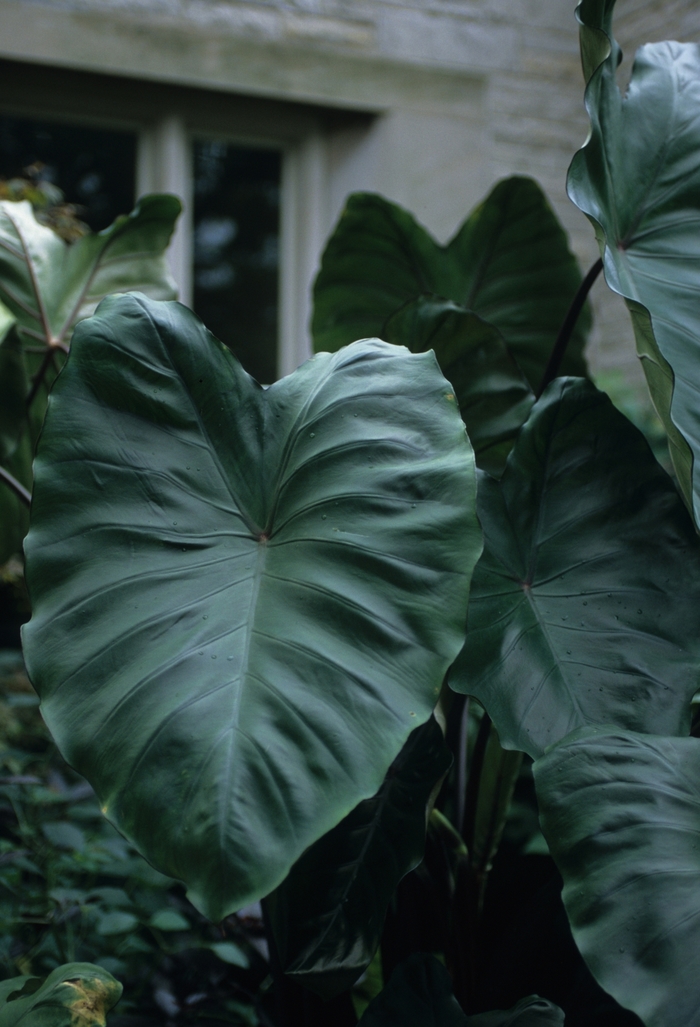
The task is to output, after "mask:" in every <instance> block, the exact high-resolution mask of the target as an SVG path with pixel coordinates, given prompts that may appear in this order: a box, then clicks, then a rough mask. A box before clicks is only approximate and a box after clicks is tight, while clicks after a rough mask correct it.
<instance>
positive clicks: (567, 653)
mask: <svg viewBox="0 0 700 1027" xmlns="http://www.w3.org/2000/svg"><path fill="white" fill-rule="evenodd" d="M479 517H480V519H481V523H482V525H483V526H484V553H483V556H482V558H481V560H480V561H479V564H478V565H477V568H476V571H475V574H474V579H473V583H472V592H471V598H470V604H469V617H468V628H469V630H468V632H467V638H466V643H465V646H464V649H463V651H462V653H461V655H460V657H459V659H458V661H457V663H456V665H455V667H454V668H453V669H452V671H451V672H450V684H451V686H452V688H455V689H457V690H459V691H466V692H468V693H469V694H471V695H475V696H476V697H477V698H478V699H479V700H480V701H481V702H483V704H484V706H485V707H486V709H487V710H488V712H489V714H490V715H491V717H492V718H493V720H494V723H495V724H496V727H497V729H498V732H499V735H500V737H501V740H502V742H503V744H504V745H505V746H506V747H507V748H515V749H522V750H524V751H525V752H527V753H529V754H530V755H531V756H533V757H536V756H539V755H541V754H542V753H543V752H544V750H545V748H546V747H547V746H548V745H551V744H553V743H554V742H558V741H560V740H561V739H562V738H563V737H564V736H565V735H566V734H568V733H569V732H570V731H573V730H574V729H575V728H577V727H582V726H585V725H586V724H600V723H617V724H619V725H620V726H621V727H626V728H630V729H632V730H642V731H644V730H646V731H655V732H664V733H668V734H684V733H687V732H688V729H689V727H690V701H691V699H692V696H693V694H694V692H695V690H696V687H697V667H698V660H700V551H699V550H698V543H697V537H696V535H695V532H694V530H693V525H692V522H691V520H690V518H689V517H688V515H687V513H686V510H685V508H684V506H683V503H682V502H681V500H680V499H679V497H678V494H677V492H676V490H675V488H674V486H673V483H672V482H671V480H670V478H669V477H668V475H667V474H666V472H665V471H663V470H662V468H661V467H659V465H658V464H657V463H656V461H655V459H654V457H653V456H652V454H651V451H650V450H649V447H648V445H647V443H646V441H645V439H644V437H643V436H642V434H641V432H639V431H638V430H637V429H636V428H634V426H633V425H632V424H630V422H629V421H627V419H626V418H625V417H624V416H623V415H622V414H620V413H619V412H618V411H617V410H616V409H615V408H614V407H613V405H612V404H611V402H610V400H609V399H608V398H607V397H606V396H605V395H604V394H603V393H601V392H598V390H597V389H595V388H594V386H593V385H591V384H590V383H588V382H585V381H583V380H581V379H570V378H560V379H558V380H557V381H555V382H553V383H552V385H550V386H549V388H548V389H547V390H546V391H545V393H544V394H543V396H542V397H541V399H540V400H539V401H538V402H537V404H536V405H535V407H534V408H533V411H532V414H531V415H530V418H529V420H528V421H527V423H526V424H525V426H524V427H523V430H522V431H521V433H520V435H519V437H518V441H517V443H516V446H515V448H514V450H513V452H512V453H511V455H510V457H509V459H508V463H507V466H506V470H505V472H504V474H503V477H502V478H501V480H500V482H497V481H494V480H493V479H490V478H488V477H486V476H485V475H482V477H481V479H480V487H479Z"/></svg>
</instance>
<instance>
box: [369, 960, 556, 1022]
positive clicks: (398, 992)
mask: <svg viewBox="0 0 700 1027" xmlns="http://www.w3.org/2000/svg"><path fill="white" fill-rule="evenodd" d="M563 1024H564V1014H563V1013H562V1011H561V1009H559V1008H558V1007H557V1006H555V1005H553V1004H552V1003H551V1002H547V1000H546V999H542V998H539V997H538V996H537V995H531V996H530V997H528V998H524V999H522V1000H521V1001H520V1002H518V1004H517V1005H515V1006H513V1008H512V1009H509V1010H507V1011H506V1010H496V1011H494V1012H491V1013H480V1014H478V1015H477V1016H467V1015H466V1014H465V1013H464V1012H463V1011H462V1008H461V1006H460V1005H459V1003H458V1002H457V999H456V998H455V997H454V995H453V994H452V982H451V981H450V975H449V974H448V972H447V970H446V969H445V967H444V966H443V965H442V963H439V962H438V960H437V959H436V958H435V957H434V956H428V955H425V954H423V953H417V954H416V955H414V956H409V958H408V959H406V960H404V962H403V963H401V964H400V965H399V966H398V967H397V968H396V970H395V971H394V973H393V974H392V977H391V980H390V981H389V983H388V984H387V986H386V987H385V988H384V990H383V991H381V992H380V993H379V995H377V997H376V998H375V999H373V1000H372V1002H370V1004H369V1006H368V1007H367V1009H366V1010H365V1012H364V1015H363V1016H362V1018H361V1019H360V1027H563Z"/></svg>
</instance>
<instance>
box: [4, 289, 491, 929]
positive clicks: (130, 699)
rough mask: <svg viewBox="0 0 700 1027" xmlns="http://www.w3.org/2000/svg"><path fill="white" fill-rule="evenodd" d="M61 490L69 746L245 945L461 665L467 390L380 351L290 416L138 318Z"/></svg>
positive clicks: (40, 497)
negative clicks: (252, 924)
mask: <svg viewBox="0 0 700 1027" xmlns="http://www.w3.org/2000/svg"><path fill="white" fill-rule="evenodd" d="M35 474H36V486H35V494H34V501H33V509H32V528H31V530H30V533H29V536H28V539H27V542H26V547H25V551H26V555H27V566H28V582H29V588H30V593H31V598H32V606H33V609H34V616H33V618H32V621H31V622H30V624H29V625H28V627H26V628H25V633H24V641H25V651H26V656H27V665H28V669H29V673H30V676H31V677H32V680H33V682H34V684H35V686H36V687H37V690H38V691H39V693H40V695H41V697H42V709H43V712H44V716H45V719H46V721H47V723H48V724H49V726H50V729H51V731H52V733H53V735H54V737H55V738H56V740H57V742H58V744H59V746H60V748H61V750H62V752H63V753H64V755H65V756H66V758H67V759H68V761H69V762H70V763H72V764H73V765H74V766H75V767H76V768H77V769H79V770H80V772H81V773H83V774H84V775H85V776H86V777H87V778H88V780H89V781H90V782H91V783H92V784H93V786H94V787H95V789H96V791H97V793H98V795H99V797H100V800H101V803H102V805H103V807H104V810H105V812H106V814H107V815H108V817H109V818H110V819H111V820H113V821H114V823H116V824H117V825H118V827H119V829H120V830H121V831H122V832H123V833H124V834H126V835H127V836H128V837H130V838H132V839H134V841H135V843H136V844H137V845H138V846H139V848H140V849H141V851H142V852H143V853H144V855H145V856H146V857H147V858H148V859H149V860H151V862H153V864H154V865H155V866H157V867H158V868H159V869H161V870H163V871H164V872H165V873H167V874H170V875H171V876H173V877H180V878H182V879H183V880H185V881H186V882H187V884H188V885H189V888H190V896H191V898H192V900H193V902H194V903H195V904H196V905H197V906H198V907H199V908H200V909H203V910H204V911H205V912H206V913H207V915H208V916H210V917H211V918H212V919H220V918H221V917H223V916H224V915H226V914H227V913H229V912H231V911H232V910H235V909H238V908H239V907H240V906H243V905H245V904H246V903H247V902H249V901H253V900H254V899H256V898H259V897H260V896H262V895H266V894H267V893H269V892H270V891H271V890H272V889H273V888H275V887H276V886H277V885H278V884H280V883H281V881H282V880H283V879H284V877H286V875H287V873H288V872H289V870H290V868H291V866H292V865H293V864H294V862H295V861H296V860H297V859H298V858H299V856H301V854H302V852H303V851H304V850H305V849H306V848H307V847H308V846H309V845H310V844H312V843H313V842H315V841H316V840H317V839H318V838H320V837H321V836H322V835H324V834H325V833H326V832H327V831H329V830H330V829H331V828H333V827H335V825H336V824H337V823H339V821H340V820H342V818H343V817H345V816H346V815H347V814H348V813H349V812H350V811H351V810H352V809H353V808H354V807H355V806H356V805H357V804H358V802H360V801H361V800H363V799H367V798H370V797H371V796H372V795H374V794H375V793H376V792H377V791H378V789H379V788H380V786H381V784H382V781H383V779H384V775H385V773H386V771H387V769H388V767H389V765H390V763H391V762H392V760H393V759H394V758H395V757H396V756H397V754H398V752H399V751H400V749H401V747H402V746H403V745H404V743H405V742H406V739H407V738H408V736H409V734H410V733H411V731H412V730H413V729H414V728H415V727H417V726H418V725H419V724H421V723H422V722H424V721H425V720H427V719H428V717H429V716H430V713H431V710H432V708H433V706H434V704H435V702H436V700H437V696H438V693H439V690H440V688H441V685H442V681H443V677H444V674H445V671H446V669H447V667H448V666H449V664H450V663H451V662H452V661H453V660H454V658H455V656H456V655H457V652H458V651H459V648H460V646H461V644H462V640H463V634H464V623H465V617H466V604H467V596H468V589H469V579H470V575H471V571H472V567H473V565H474V562H475V560H476V559H477V557H478V554H479V552H480V548H481V533H480V530H479V527H478V523H477V521H476V516H475V511H474V506H475V479H474V467H473V456H472V453H471V449H470V447H469V443H468V440H467V437H466V433H465V431H464V425H463V423H462V421H461V419H460V417H459V413H458V410H457V404H456V403H455V401H454V397H453V395H452V391H451V389H450V387H449V385H448V383H447V382H446V381H445V379H444V378H443V377H442V375H441V374H440V372H439V369H438V367H437V364H436V362H435V358H434V356H433V355H432V354H422V355H416V356H413V355H411V354H408V353H407V352H406V351H405V350H401V349H399V348H398V347H396V346H391V345H389V344H388V343H382V342H378V341H376V340H370V341H365V342H363V343H358V344H356V345H354V346H352V347H350V348H348V349H347V350H344V351H343V352H341V353H338V354H335V355H331V354H323V355H320V356H317V357H315V358H314V359H312V360H310V361H308V362H307V363H306V364H304V365H303V367H301V368H300V369H299V370H298V371H296V372H295V373H294V374H293V375H290V376H289V377H288V378H285V379H283V380H282V381H280V382H277V383H275V384H274V385H272V386H271V387H270V388H269V389H263V388H261V387H260V386H259V385H258V384H257V383H256V382H255V381H254V380H253V379H252V378H250V377H249V376H248V375H247V374H246V373H245V372H244V371H243V370H242V368H241V367H240V365H239V364H238V363H237V362H236V361H235V359H234V358H233V357H232V356H231V354H230V353H229V352H228V351H227V350H225V348H224V347H223V346H222V345H221V344H220V343H218V342H217V341H216V340H215V339H214V338H213V336H211V335H210V333H208V332H207V331H206V329H205V328H204V326H203V325H202V324H201V322H199V321H198V319H197V318H196V317H195V315H194V314H192V313H191V312H190V311H188V310H187V309H186V308H184V307H182V306H180V305H179V304H176V303H169V304H168V303H155V302H151V301H148V300H146V298H145V297H138V296H125V297H112V298H109V299H108V300H105V301H104V304H103V305H102V306H101V307H100V311H99V313H98V314H97V315H96V316H95V317H94V318H92V319H90V320H88V321H86V322H83V324H82V325H79V326H78V328H77V329H76V333H75V336H74V342H73V350H72V355H71V357H70V359H69V361H68V364H67V366H66V368H65V370H64V371H63V373H62V374H61V376H60V378H59V380H58V382H57V385H56V387H55V388H54V390H53V392H52V399H51V402H50V406H49V412H48V415H47V421H46V425H45V427H44V431H43V434H42V439H41V441H40V445H39V449H38V455H37V459H36V463H35Z"/></svg>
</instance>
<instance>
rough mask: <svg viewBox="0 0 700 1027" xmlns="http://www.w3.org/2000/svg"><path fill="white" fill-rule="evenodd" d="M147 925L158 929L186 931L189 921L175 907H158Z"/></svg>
mask: <svg viewBox="0 0 700 1027" xmlns="http://www.w3.org/2000/svg"><path fill="white" fill-rule="evenodd" d="M148 926H149V927H155V928H156V930H158V931H188V930H189V928H190V924H189V921H187V920H186V919H185V918H184V916H183V915H182V913H178V912H177V910H176V909H159V910H158V912H157V913H154V914H153V916H152V917H151V919H150V920H149V921H148Z"/></svg>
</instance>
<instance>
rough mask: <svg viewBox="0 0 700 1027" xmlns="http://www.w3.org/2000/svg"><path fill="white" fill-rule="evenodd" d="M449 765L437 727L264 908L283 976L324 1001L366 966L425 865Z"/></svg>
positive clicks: (421, 735) (424, 730) (417, 739)
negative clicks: (406, 882)
mask: <svg viewBox="0 0 700 1027" xmlns="http://www.w3.org/2000/svg"><path fill="white" fill-rule="evenodd" d="M451 763H452V756H451V753H450V750H449V749H448V748H447V746H446V745H445V740H444V738H443V734H442V731H441V729H440V727H439V726H438V724H437V722H436V720H435V718H434V717H431V718H430V720H429V721H428V722H427V723H426V724H423V725H421V727H419V728H416V730H415V731H414V732H413V733H412V734H411V736H410V737H409V739H408V741H407V742H406V744H405V745H404V747H403V749H402V750H401V752H400V753H399V755H398V756H397V757H396V759H395V760H394V762H393V763H392V765H391V767H390V768H389V771H388V773H387V775H386V778H385V779H384V781H383V783H382V786H381V788H380V789H379V791H378V792H377V794H376V795H374V796H372V798H371V799H365V800H364V802H361V803H360V804H359V806H357V807H356V808H355V809H354V810H353V811H352V813H350V814H349V815H348V816H347V817H345V819H344V820H342V821H341V822H340V823H339V824H338V826H337V827H335V828H333V830H332V831H330V832H329V833H328V834H327V835H324V837H323V838H321V839H320V840H319V841H317V842H316V844H315V845H312V846H311V848H310V849H307V851H306V852H305V853H304V855H303V856H302V857H301V859H300V860H299V861H298V862H297V863H296V864H295V865H294V867H292V870H291V872H290V874H289V877H288V878H287V879H286V881H284V883H283V884H282V885H281V886H280V887H279V888H278V889H277V890H276V891H275V892H273V894H272V895H271V896H270V897H269V898H268V899H267V909H268V914H269V917H270V922H271V925H272V930H273V932H274V935H275V941H276V943H277V948H278V951H279V955H280V959H281V963H282V969H283V970H284V972H285V973H286V974H290V975H293V976H294V977H295V978H296V979H297V980H300V981H302V982H303V983H304V985H305V986H306V987H308V988H311V989H312V990H313V991H316V992H318V993H319V994H320V995H322V996H323V997H326V998H327V997H330V996H331V995H333V994H337V993H339V992H340V991H344V990H346V989H347V988H349V987H351V985H353V984H354V983H355V981H356V980H357V978H358V977H359V976H360V974H362V973H363V972H364V971H365V970H366V969H367V967H368V966H369V964H370V962H371V960H372V957H373V955H374V953H375V952H376V950H377V947H378V945H379V941H380V938H381V933H382V928H383V926H384V918H385V916H386V911H387V907H388V905H389V902H390V901H391V898H392V896H393V894H394V892H395V891H396V886H397V885H398V883H399V881H400V880H401V878H402V877H403V876H404V875H405V874H407V873H408V872H409V871H410V870H413V868H414V867H416V866H418V864H419V863H420V861H421V860H422V858H423V851H424V849H425V832H426V826H427V819H428V815H429V814H430V811H431V806H432V803H433V802H434V800H435V798H436V790H437V788H438V787H439V785H440V783H441V781H442V779H443V778H444V776H445V774H446V773H447V771H448V770H449V769H450V764H451Z"/></svg>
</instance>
